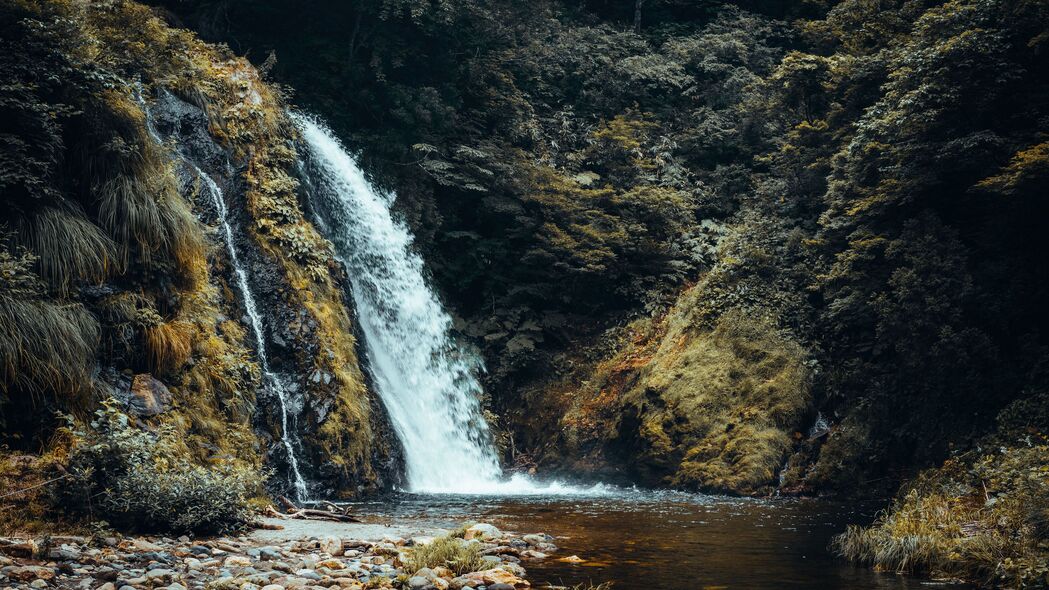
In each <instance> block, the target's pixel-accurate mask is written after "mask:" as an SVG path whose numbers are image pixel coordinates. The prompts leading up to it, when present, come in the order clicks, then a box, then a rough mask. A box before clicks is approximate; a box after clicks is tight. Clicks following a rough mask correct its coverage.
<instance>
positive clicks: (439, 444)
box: [291, 114, 502, 493]
mask: <svg viewBox="0 0 1049 590" xmlns="http://www.w3.org/2000/svg"><path fill="white" fill-rule="evenodd" d="M291 116H292V118H293V120H294V121H295V123H296V125H297V126H298V128H299V130H300V131H301V133H302V137H303V139H304V140H305V143H306V147H307V148H308V152H309V160H308V162H307V164H306V171H307V174H308V176H309V179H310V181H311V184H312V185H313V187H312V189H313V190H312V191H311V193H312V194H311V198H312V199H313V201H314V209H315V210H316V215H317V216H318V217H319V218H320V219H318V225H319V226H320V227H322V229H325V230H327V233H328V237H329V239H331V241H332V242H333V244H334V245H335V250H336V253H337V255H338V257H339V258H340V260H341V261H342V262H343V264H345V266H346V268H347V270H348V271H349V276H350V283H351V290H352V295H353V300H354V302H355V304H356V307H357V315H358V318H359V321H360V324H361V328H362V331H363V333H364V341H365V347H366V351H367V356H368V361H369V366H370V369H371V374H372V377H373V381H374V383H375V388H376V389H377V391H378V393H379V396H380V397H381V398H382V401H383V404H384V405H385V406H386V409H387V412H388V414H389V416H390V421H391V422H392V424H393V427H394V430H395V431H396V433H397V436H398V438H399V439H400V442H401V444H402V446H403V447H404V455H405V463H406V467H407V479H408V487H409V489H410V490H411V491H413V492H428V493H448V492H466V493H484V492H489V491H493V490H495V489H496V488H499V487H501V482H500V476H501V473H502V471H501V469H500V467H499V461H498V459H497V458H496V453H495V449H494V447H493V445H492V442H491V435H490V434H489V432H488V425H487V423H486V422H485V420H484V418H483V416H482V413H481V404H480V401H479V396H480V394H481V386H480V383H479V382H478V380H477V373H478V371H480V370H481V368H482V367H481V366H480V362H479V361H478V360H477V358H476V357H475V356H474V355H472V354H470V353H468V352H467V351H466V350H464V349H463V348H462V347H461V346H459V345H458V344H457V343H456V342H455V340H454V339H453V338H452V336H451V333H450V332H451V324H452V320H451V318H450V317H449V315H448V313H447V312H446V311H445V310H444V308H443V307H442V306H441V303H440V302H439V300H438V298H437V296H436V294H435V293H434V292H433V290H432V289H431V288H430V286H429V285H428V284H427V281H426V280H425V278H424V271H423V263H422V260H421V259H420V257H419V255H418V254H416V253H415V252H414V251H413V250H412V235H411V233H410V232H409V230H408V228H407V226H405V224H404V223H402V222H400V221H398V220H395V219H394V217H393V215H392V214H391V211H390V207H391V205H392V204H393V201H394V198H395V196H394V195H393V194H391V193H384V192H380V191H378V190H376V188H375V187H373V186H372V185H371V184H370V183H369V182H368V181H367V179H366V178H365V176H364V173H363V172H362V171H361V169H360V168H359V167H358V166H357V163H356V162H355V161H354V159H353V158H352V157H351V156H350V155H349V154H348V153H346V151H345V150H344V149H343V147H342V146H341V145H340V143H339V141H338V140H337V139H336V138H335V136H334V135H333V134H332V132H331V131H330V130H328V129H327V128H325V127H324V126H322V124H320V123H319V122H317V121H315V120H313V119H312V118H310V117H306V116H303V115H298V114H292V115H291Z"/></svg>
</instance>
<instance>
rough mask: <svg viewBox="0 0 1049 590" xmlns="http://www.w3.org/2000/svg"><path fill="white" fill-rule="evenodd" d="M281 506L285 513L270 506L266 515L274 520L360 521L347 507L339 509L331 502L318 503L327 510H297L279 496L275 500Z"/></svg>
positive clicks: (293, 504)
mask: <svg viewBox="0 0 1049 590" xmlns="http://www.w3.org/2000/svg"><path fill="white" fill-rule="evenodd" d="M277 501H278V502H280V504H281V506H283V507H284V510H285V512H280V511H279V510H277V509H276V508H275V507H273V506H270V507H269V508H267V509H266V514H268V515H269V516H274V517H276V518H295V519H301V520H330V521H334V522H360V519H358V518H356V517H354V516H353V515H351V514H350V508H349V506H346V507H342V508H340V507H339V506H337V505H336V504H333V503H331V502H320V504H321V505H322V506H324V507H325V508H327V510H318V509H316V508H299V507H298V506H296V505H295V503H294V502H292V501H291V500H289V499H288V498H285V497H284V496H280V497H278V498H277Z"/></svg>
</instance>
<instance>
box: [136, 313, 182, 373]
mask: <svg viewBox="0 0 1049 590" xmlns="http://www.w3.org/2000/svg"><path fill="white" fill-rule="evenodd" d="M191 330H192V326H190V325H189V324H186V323H184V322H179V321H173V322H161V323H159V324H156V325H153V326H149V327H147V328H146V348H147V350H148V351H149V355H148V356H149V365H150V367H151V368H152V369H153V371H155V372H157V373H161V374H163V373H170V372H172V371H175V370H177V369H179V368H181V367H182V366H183V365H185V364H186V361H188V360H189V357H190V353H191V352H192V347H191V344H192V333H191Z"/></svg>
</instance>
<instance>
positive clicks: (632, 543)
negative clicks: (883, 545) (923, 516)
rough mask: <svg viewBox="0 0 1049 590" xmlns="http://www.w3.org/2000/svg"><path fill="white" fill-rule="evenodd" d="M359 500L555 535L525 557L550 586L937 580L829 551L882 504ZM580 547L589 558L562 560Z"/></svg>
mask: <svg viewBox="0 0 1049 590" xmlns="http://www.w3.org/2000/svg"><path fill="white" fill-rule="evenodd" d="M355 509H356V510H357V512H358V513H359V514H360V515H361V516H362V518H363V519H364V520H366V521H368V522H385V523H389V524H391V525H399V524H402V523H404V522H406V521H408V522H411V523H412V524H413V525H415V526H432V527H441V528H454V527H457V526H459V525H461V524H462V523H463V522H470V521H475V522H476V521H483V522H487V523H491V524H494V525H496V526H498V527H500V528H502V529H504V530H509V531H517V532H536V531H542V532H545V533H548V534H551V535H553V536H555V537H556V538H557V541H556V543H557V545H558V546H559V547H560V551H559V552H558V553H557V554H556V555H554V556H552V557H551V559H547V560H542V561H531V562H528V563H526V564H525V565H526V567H527V568H528V574H529V575H528V577H529V580H530V581H531V582H532V583H533V585H536V586H540V587H542V586H545V585H559V586H573V585H575V584H581V583H593V584H595V585H596V584H599V583H603V582H612V583H613V586H612V587H613V588H614V589H615V590H643V589H644V590H654V589H666V590H678V589H680V590H684V589H700V588H725V589H735V588H739V589H748V590H763V589H786V588H796V589H802V588H804V589H817V588H819V589H828V590H829V589H843V590H844V589H848V590H865V589H875V588H877V589H887V588H892V589H908V588H921V587H926V586H927V585H928V584H929V583H930V582H928V581H924V582H923V581H921V580H917V579H914V578H908V577H906V576H902V575H897V574H894V573H879V572H874V571H871V570H868V569H863V568H856V567H853V566H850V565H849V564H848V563H846V562H844V561H842V560H840V559H837V558H835V557H834V556H833V555H832V554H831V553H830V551H829V550H828V548H827V547H828V543H829V542H830V539H831V537H832V536H833V535H835V534H837V533H839V532H841V530H843V529H844V528H845V525H847V524H852V523H863V524H867V523H869V522H870V521H871V520H872V519H873V516H874V513H875V512H876V510H877V508H876V505H872V506H871V507H868V506H866V505H864V506H856V505H852V504H846V503H841V502H834V501H828V500H821V499H771V500H754V499H739V498H727V497H717V496H704V495H700V494H686V493H676V492H647V491H644V492H643V491H610V492H608V493H602V494H598V495H593V496H591V495H578V496H575V495H561V496H517V497H488V496H453V495H440V496H433V495H416V494H400V495H397V496H395V497H394V498H392V499H389V500H385V501H382V502H371V503H361V504H357V505H356V506H355ZM571 555H578V556H579V557H580V558H582V559H583V560H584V561H583V562H581V563H567V562H564V561H559V559H560V558H564V557H567V556H571ZM936 585H937V586H945V587H950V588H954V589H959V588H966V586H961V585H952V584H940V583H936Z"/></svg>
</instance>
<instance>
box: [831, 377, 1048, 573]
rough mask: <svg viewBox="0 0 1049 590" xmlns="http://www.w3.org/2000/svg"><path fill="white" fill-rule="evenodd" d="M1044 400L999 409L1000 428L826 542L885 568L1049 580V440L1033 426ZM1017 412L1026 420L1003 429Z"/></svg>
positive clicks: (851, 557)
mask: <svg viewBox="0 0 1049 590" xmlns="http://www.w3.org/2000/svg"><path fill="white" fill-rule="evenodd" d="M1047 398H1049V396H1046V395H1041V396H1033V397H1032V398H1030V399H1028V400H1025V401H1022V402H1018V403H1015V404H1013V405H1012V406H1010V407H1009V408H1006V410H1004V411H1003V412H1002V416H1001V417H1000V418H999V424H1000V428H1002V431H1000V432H999V434H998V435H996V436H992V437H988V438H987V439H985V440H984V441H983V442H982V444H981V445H980V446H979V447H978V448H976V449H974V450H973V451H970V452H968V453H966V454H964V455H961V456H959V457H956V458H954V459H951V460H949V461H947V462H946V463H945V464H944V465H943V466H941V467H939V468H936V469H932V470H929V471H926V472H925V473H923V474H921V475H920V476H919V477H918V478H917V479H916V480H915V481H914V482H912V483H911V484H910V485H909V486H908V488H907V490H906V491H905V492H904V493H903V495H902V496H901V497H900V498H899V499H898V500H897V501H896V502H895V504H894V505H893V506H892V507H891V508H890V509H889V510H888V511H886V512H885V513H884V514H882V515H881V516H880V517H879V518H878V520H877V521H876V522H875V523H874V524H873V525H871V526H869V527H860V526H852V527H849V528H848V530H847V531H846V532H845V533H843V534H842V535H839V536H838V537H836V538H835V539H834V542H833V549H834V550H835V551H836V552H837V553H838V554H839V555H841V556H843V557H845V558H847V559H849V560H851V561H855V562H857V563H860V564H864V565H869V566H873V567H874V568H876V569H879V570H884V571H893V572H906V573H920V574H930V575H935V576H945V577H952V578H961V579H965V580H970V581H973V582H977V583H980V584H985V585H988V586H1003V587H1010V588H1046V587H1049V438H1047V437H1046V434H1045V433H1044V432H1043V431H1042V430H1041V429H1039V428H1037V427H1034V426H1031V424H1030V422H1031V421H1032V420H1033V419H1034V418H1036V417H1037V416H1038V414H1039V412H1040V413H1041V414H1043V415H1044V414H1045V410H1044V409H1042V410H1039V409H1038V408H1044V406H1045V404H1046V402H1047V401H1049V399H1047ZM1019 406H1024V407H1019ZM1019 416H1023V417H1025V420H1024V421H1025V422H1027V425H1026V427H1025V428H1022V429H1017V430H1016V431H1013V432H1011V433H1010V434H1007V435H1004V436H1003V433H1004V432H1008V431H1009V430H1010V429H1009V426H1008V425H1009V424H1010V423H1015V422H1016V418H1017V417H1019ZM1043 418H1044V416H1043ZM1017 434H1019V435H1021V436H1020V437H1019V438H1015V435H1017ZM1010 437H1012V441H1013V442H1011V443H1010V442H1009V439H1010Z"/></svg>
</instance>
